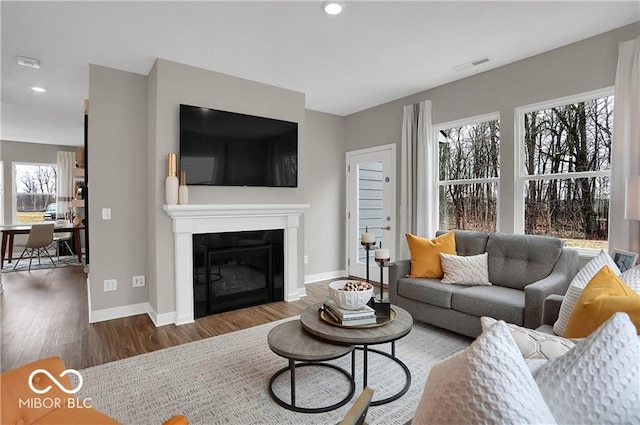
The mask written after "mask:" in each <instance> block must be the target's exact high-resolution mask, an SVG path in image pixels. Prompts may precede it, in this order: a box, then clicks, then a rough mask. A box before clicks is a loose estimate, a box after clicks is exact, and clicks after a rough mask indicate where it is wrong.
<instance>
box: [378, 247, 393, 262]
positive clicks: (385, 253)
mask: <svg viewBox="0 0 640 425" xmlns="http://www.w3.org/2000/svg"><path fill="white" fill-rule="evenodd" d="M374 255H375V259H376V260H388V259H389V258H391V256H390V255H389V250H388V249H386V248H380V249H376V250H375V251H374Z"/></svg>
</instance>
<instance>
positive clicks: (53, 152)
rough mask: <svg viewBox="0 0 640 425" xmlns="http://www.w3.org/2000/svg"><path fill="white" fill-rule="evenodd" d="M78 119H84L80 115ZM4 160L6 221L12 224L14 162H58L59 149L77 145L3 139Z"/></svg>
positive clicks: (73, 147)
mask: <svg viewBox="0 0 640 425" xmlns="http://www.w3.org/2000/svg"><path fill="white" fill-rule="evenodd" d="M78 119H82V117H81V116H80V117H79V118H78ZM0 143H1V145H2V157H1V158H2V161H3V163H4V169H3V174H4V175H3V176H2V181H3V182H4V195H3V200H2V201H3V207H4V211H3V212H4V223H5V224H12V211H13V210H14V208H15V205H14V204H13V190H14V186H13V180H12V178H13V177H12V173H13V163H14V162H25V163H40V164H56V163H57V162H58V151H69V152H75V151H76V147H75V146H59V145H47V144H41V143H24V142H10V141H6V140H2V141H1V142H0Z"/></svg>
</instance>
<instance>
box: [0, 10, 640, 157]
mask: <svg viewBox="0 0 640 425" xmlns="http://www.w3.org/2000/svg"><path fill="white" fill-rule="evenodd" d="M320 3H321V1H320V0H318V1H293V2H292V1H289V2H274V1H258V2H245V1H235V2H219V1H208V2H207V1H200V2H183V1H164V2H148V1H141V2H124V1H114V2H57V1H47V2H27V1H16V2H11V1H2V2H1V3H0V4H1V6H0V7H1V10H0V12H1V19H2V27H1V34H2V58H1V59H2V67H1V72H2V74H1V77H2V81H1V84H2V109H1V111H0V113H1V125H2V127H1V130H0V131H1V134H0V138H2V140H15V141H28V142H39V143H54V144H63V145H81V144H82V140H83V130H82V122H83V120H82V109H81V103H82V99H84V98H87V97H88V91H89V88H88V87H89V83H88V79H89V75H88V74H89V67H88V64H89V63H92V64H97V65H102V66H107V67H111V68H116V69H121V70H125V71H130V72H136V73H140V74H145V75H146V74H147V73H148V72H149V70H150V69H151V66H152V65H153V63H154V61H155V59H156V58H163V59H168V60H172V61H176V62H180V63H184V64H188V65H193V66H197V67H201V68H206V69H210V70H214V71H218V72H222V73H226V74H230V75H234V76H238V77H242V78H246V79H250V80H254V81H259V82H262V83H266V84H271V85H274V86H279V87H283V88H287V89H291V90H296V91H299V92H302V93H305V94H306V106H307V108H308V109H313V110H317V111H323V112H329V113H333V114H337V115H348V114H351V113H354V112H357V111H360V110H363V109H366V108H369V107H372V106H375V105H379V104H382V103H385V102H388V101H391V100H394V99H398V98H400V97H403V96H407V95H410V94H413V93H416V92H419V91H422V90H426V89H428V88H431V87H435V86H439V85H441V84H444V83H447V82H451V81H454V80H457V79H460V78H464V77H467V76H469V75H472V74H475V73H479V72H483V71H486V70H488V69H491V68H495V67H498V66H501V65H505V64H508V63H511V62H514V61H517V60H520V59H523V58H526V57H529V56H532V55H535V54H538V53H542V52H545V51H548V50H551V49H554V48H557V47H560V46H563V45H566V44H570V43H573V42H575V41H578V40H582V39H585V38H588V37H590V36H593V35H596V34H600V33H603V32H606V31H609V30H611V29H614V28H618V27H621V26H624V25H627V24H630V23H632V22H636V21H640V2H638V1H628V2H612V1H603V2H595V1H589V2H576V1H567V2H551V1H545V2H522V1H501V2H481V1H466V2H462V1H453V2H452V1H449V2H433V1H410V2H400V1H374V2H363V1H351V2H347V7H346V10H345V12H344V13H343V14H342V15H340V16H337V17H330V16H327V15H325V14H324V13H322V12H321V10H320ZM17 55H22V56H28V57H33V58H37V59H39V60H40V61H41V68H40V69H29V68H25V67H22V66H19V65H18V64H17V62H16V59H15V57H16V56H17ZM484 56H488V57H489V58H491V61H490V62H488V63H486V64H483V65H480V66H477V67H475V68H473V69H470V70H466V71H463V72H456V71H454V70H453V69H452V68H453V67H456V66H458V65H461V64H464V63H467V62H470V61H473V60H476V59H478V58H481V57H484ZM34 85H40V86H43V87H45V88H46V89H47V90H48V91H47V93H44V94H39V93H35V92H33V91H31V90H30V89H29V87H31V86H34Z"/></svg>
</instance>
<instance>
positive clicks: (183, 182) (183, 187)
mask: <svg viewBox="0 0 640 425" xmlns="http://www.w3.org/2000/svg"><path fill="white" fill-rule="evenodd" d="M188 203H189V188H188V187H187V172H186V171H180V187H179V188H178V204H180V205H187V204H188Z"/></svg>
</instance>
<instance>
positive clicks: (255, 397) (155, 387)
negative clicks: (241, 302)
mask: <svg viewBox="0 0 640 425" xmlns="http://www.w3.org/2000/svg"><path fill="white" fill-rule="evenodd" d="M286 320H291V319H286ZM280 322H282V321H280ZM280 322H274V323H268V324H265V325H261V326H257V327H254V328H250V329H246V330H242V331H238V332H233V333H230V334H226V335H221V336H217V337H213V338H208V339H205V340H201V341H196V342H192V343H188V344H184V345H180V346H177V347H172V348H167V349H164V350H159V351H156V352H153V353H148V354H143V355H140V356H136V357H131V358H128V359H124V360H119V361H116V362H112V363H107V364H104V365H100V366H95V367H91V368H87V369H83V370H81V371H80V372H81V374H82V377H83V380H84V384H83V387H82V389H81V390H80V392H79V393H78V394H76V395H77V396H78V397H81V398H86V397H89V398H91V401H92V405H93V406H94V407H96V408H97V409H99V410H101V411H102V412H104V413H106V414H108V415H109V416H112V417H113V418H115V419H117V420H119V421H120V422H122V423H124V424H136V425H143V424H154V425H157V424H161V423H162V421H163V420H166V419H167V418H169V417H170V416H172V415H174V414H184V415H186V416H187V417H188V418H189V423H190V424H192V425H197V424H241V425H245V424H247V425H248V424H278V425H281V424H291V425H300V424H329V423H337V422H338V421H339V420H340V419H341V418H342V416H343V415H344V414H345V412H346V411H347V410H348V409H349V407H350V406H351V404H352V403H353V400H355V397H357V396H358V395H359V394H360V392H361V391H362V364H361V363H360V362H361V361H362V352H360V351H358V352H357V354H356V361H357V363H356V382H357V386H356V392H355V396H354V399H353V400H352V401H350V402H349V403H347V404H346V405H345V406H343V407H341V408H339V409H337V410H334V411H332V412H327V413H319V414H303V413H295V412H291V411H289V410H286V409H284V408H282V407H280V406H279V405H277V404H276V403H275V402H274V401H272V400H271V398H270V397H269V393H268V383H269V379H270V377H271V376H272V375H273V374H274V373H275V372H276V371H277V370H279V369H281V368H283V367H285V366H286V364H287V360H285V359H283V358H282V357H279V356H277V355H276V354H274V353H273V352H271V350H269V347H268V345H267V333H268V332H269V330H270V329H271V328H272V327H273V326H275V325H276V324H278V323H280ZM469 342H470V340H469V339H468V338H466V337H463V336H460V335H457V334H453V333H450V332H447V331H443V330H440V329H437V328H434V327H431V326H429V325H425V324H422V323H416V324H414V327H413V329H412V331H411V333H409V335H407V336H406V337H404V338H403V339H401V340H399V341H397V342H396V355H397V356H398V357H399V358H400V359H402V361H404V362H405V364H406V365H407V366H408V367H409V369H410V370H411V374H412V384H411V388H410V389H409V391H408V392H407V394H405V395H404V396H403V397H402V398H400V399H399V400H396V401H394V402H392V403H389V404H386V405H382V406H374V407H371V409H370V410H369V414H368V415H367V423H369V424H403V423H405V422H406V421H408V420H409V419H410V418H411V417H412V416H413V412H414V410H415V408H416V406H417V404H418V401H419V400H420V397H421V395H422V389H423V387H424V383H425V382H426V379H427V376H428V373H429V370H430V369H431V367H432V366H433V365H434V364H436V363H437V362H439V361H440V360H442V359H444V358H446V357H448V356H450V355H451V354H453V353H455V352H457V351H460V350H462V349H464V348H465V347H467V346H468V345H469ZM372 348H377V349H380V350H382V351H388V350H389V349H390V344H384V345H380V346H376V347H372ZM350 359H351V357H350V356H347V357H344V358H342V359H338V360H334V361H333V362H332V363H335V364H337V365H340V366H342V367H344V368H345V369H347V370H349V368H350ZM399 377H400V378H399ZM403 379H404V374H403V373H402V369H401V368H400V367H399V366H397V365H395V364H394V363H393V362H391V361H390V360H389V359H387V358H386V357H384V356H381V355H378V354H375V353H372V354H370V355H369V386H371V387H373V388H374V389H375V394H374V400H379V399H382V398H385V397H388V396H390V395H392V394H394V393H395V392H396V391H398V390H399V389H400V388H401V387H402V386H403V385H404V381H403ZM296 384H297V385H296V397H297V404H298V405H299V406H304V407H314V406H315V407H317V406H322V405H329V404H333V403H335V402H337V401H338V400H339V399H341V398H343V397H344V396H345V395H346V394H347V393H348V383H347V380H346V378H344V377H343V376H342V375H340V374H339V373H338V372H334V371H333V370H332V369H327V368H317V367H306V368H300V369H298V370H297V374H296ZM274 391H275V393H276V394H278V395H279V396H280V397H281V398H283V399H285V400H289V397H290V395H289V374H288V373H285V374H283V375H281V376H280V377H279V378H278V379H277V380H276V382H275V385H274Z"/></svg>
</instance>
